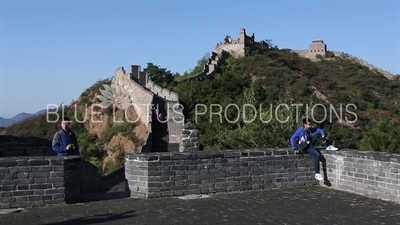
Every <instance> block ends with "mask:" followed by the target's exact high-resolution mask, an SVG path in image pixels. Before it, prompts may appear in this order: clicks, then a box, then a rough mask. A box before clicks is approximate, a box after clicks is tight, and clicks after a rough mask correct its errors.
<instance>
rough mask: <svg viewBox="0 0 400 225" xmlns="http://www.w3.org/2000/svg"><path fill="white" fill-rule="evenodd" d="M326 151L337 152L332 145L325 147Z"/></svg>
mask: <svg viewBox="0 0 400 225" xmlns="http://www.w3.org/2000/svg"><path fill="white" fill-rule="evenodd" d="M326 150H328V151H337V150H338V148H336V147H335V146H333V145H329V146H328V147H326Z"/></svg>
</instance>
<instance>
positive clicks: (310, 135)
mask: <svg viewBox="0 0 400 225" xmlns="http://www.w3.org/2000/svg"><path fill="white" fill-rule="evenodd" d="M318 139H321V140H322V143H324V144H325V145H326V146H327V148H326V150H338V149H337V148H335V147H334V146H333V145H330V144H328V140H326V138H325V131H324V130H323V129H320V128H314V127H312V123H311V122H310V121H309V120H308V119H303V126H302V127H300V128H299V129H297V131H296V132H295V133H294V134H293V135H292V137H290V145H291V147H292V149H293V151H294V152H295V153H308V154H310V155H311V156H313V157H314V169H315V179H317V180H323V178H322V176H321V174H320V168H319V162H320V161H321V162H322V163H324V160H325V158H324V157H323V156H322V155H321V153H320V152H318V151H317V150H315V148H314V146H315V143H316V142H317V140H318ZM296 140H297V144H296Z"/></svg>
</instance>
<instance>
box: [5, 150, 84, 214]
mask: <svg viewBox="0 0 400 225" xmlns="http://www.w3.org/2000/svg"><path fill="white" fill-rule="evenodd" d="M80 161H81V159H80V157H69V158H67V157H59V156H53V157H19V158H14V157H6V158H0V208H18V207H29V206H44V205H46V204H58V203H71V202H75V201H77V200H78V199H79V195H80V192H81V187H80V170H79V164H80Z"/></svg>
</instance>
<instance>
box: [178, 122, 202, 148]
mask: <svg viewBox="0 0 400 225" xmlns="http://www.w3.org/2000/svg"><path fill="white" fill-rule="evenodd" d="M181 132H182V134H181V135H182V139H181V143H180V146H179V152H194V151H199V149H200V140H199V129H198V128H197V126H196V124H194V123H191V122H189V123H187V124H185V125H184V126H183V128H182V131H181Z"/></svg>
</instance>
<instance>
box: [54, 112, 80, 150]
mask: <svg viewBox="0 0 400 225" xmlns="http://www.w3.org/2000/svg"><path fill="white" fill-rule="evenodd" d="M70 124H71V120H70V119H69V118H68V117H64V118H63V120H62V121H61V128H62V129H61V130H59V131H58V132H57V133H55V134H54V137H53V143H52V148H53V150H54V151H56V152H57V153H58V155H59V156H68V155H80V153H79V146H78V140H77V138H76V135H75V133H74V132H73V131H72V130H71V129H69V125H70Z"/></svg>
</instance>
